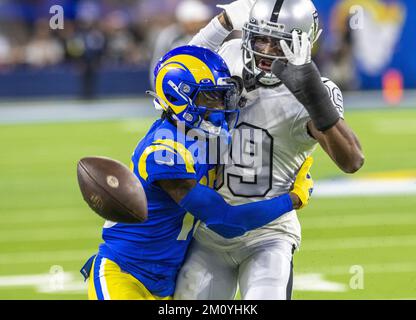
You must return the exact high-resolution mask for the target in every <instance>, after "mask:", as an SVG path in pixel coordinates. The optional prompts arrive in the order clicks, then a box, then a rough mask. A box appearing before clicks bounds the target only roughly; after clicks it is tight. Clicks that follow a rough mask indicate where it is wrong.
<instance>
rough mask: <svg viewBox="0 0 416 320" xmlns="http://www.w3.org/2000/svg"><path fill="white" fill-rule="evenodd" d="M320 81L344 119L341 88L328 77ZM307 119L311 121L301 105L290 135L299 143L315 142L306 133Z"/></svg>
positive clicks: (310, 143)
mask: <svg viewBox="0 0 416 320" xmlns="http://www.w3.org/2000/svg"><path fill="white" fill-rule="evenodd" d="M322 82H323V83H324V85H325V87H326V89H327V90H328V94H329V97H330V98H331V101H332V104H333V106H334V108H335V109H336V110H337V112H338V114H339V116H340V117H341V119H344V99H343V96H342V92H341V90H340V89H339V88H338V86H337V85H336V84H335V83H334V82H332V81H331V80H329V79H328V78H322ZM309 121H311V118H310V116H309V114H308V112H307V111H306V109H305V108H303V107H302V109H301V111H300V112H299V114H298V115H297V117H296V119H295V122H294V124H293V126H292V136H293V137H294V138H295V139H296V140H297V141H298V142H300V143H304V144H308V145H312V144H315V143H316V140H315V139H314V138H312V137H311V136H310V134H309V133H308V126H307V125H308V122H309Z"/></svg>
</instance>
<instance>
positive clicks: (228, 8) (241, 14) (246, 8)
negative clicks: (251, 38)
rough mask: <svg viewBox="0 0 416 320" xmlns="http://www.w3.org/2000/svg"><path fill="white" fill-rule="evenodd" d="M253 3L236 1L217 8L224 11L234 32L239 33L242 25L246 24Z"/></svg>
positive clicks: (245, 0) (251, 0)
mask: <svg viewBox="0 0 416 320" xmlns="http://www.w3.org/2000/svg"><path fill="white" fill-rule="evenodd" d="M254 2H255V0H237V1H234V2H231V3H229V4H219V5H217V8H221V9H223V10H224V11H225V13H226V14H227V17H228V19H229V20H230V22H231V24H232V25H233V29H234V30H238V31H241V30H243V26H244V24H245V23H246V22H248V19H249V16H250V11H251V8H252V7H253V5H254Z"/></svg>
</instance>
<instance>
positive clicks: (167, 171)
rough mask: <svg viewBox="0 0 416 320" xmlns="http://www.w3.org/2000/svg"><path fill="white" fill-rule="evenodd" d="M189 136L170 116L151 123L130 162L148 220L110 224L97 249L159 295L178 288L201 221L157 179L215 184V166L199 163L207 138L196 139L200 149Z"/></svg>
mask: <svg viewBox="0 0 416 320" xmlns="http://www.w3.org/2000/svg"><path fill="white" fill-rule="evenodd" d="M188 140H189V139H187V138H186V135H185V134H184V133H183V132H182V131H180V130H178V129H177V127H176V126H175V125H173V124H172V123H171V122H170V121H169V120H167V119H165V120H162V119H160V120H157V121H156V122H155V123H154V124H153V126H152V127H151V128H150V130H149V132H148V133H147V135H146V136H145V137H144V138H143V139H142V140H141V141H140V142H139V144H138V145H137V147H136V149H135V151H134V153H133V156H132V163H131V169H132V170H133V171H134V173H135V174H136V176H137V177H138V178H139V179H140V182H141V183H142V185H143V188H144V191H145V192H146V197H147V201H148V220H147V221H146V222H144V223H141V224H123V223H117V224H112V223H108V222H107V223H106V225H105V226H104V229H103V239H104V241H105V243H103V244H101V245H100V249H99V254H100V255H102V256H104V257H107V258H108V259H110V260H113V261H114V262H116V263H117V264H118V265H119V266H120V268H121V269H122V270H124V271H126V272H128V273H130V274H132V275H133V276H134V277H136V278H137V279H138V280H140V281H141V282H142V283H143V284H144V285H145V286H146V288H147V289H148V290H149V291H151V292H152V293H153V294H155V295H158V296H161V297H165V296H169V295H173V293H174V291H175V282H176V276H177V273H178V271H179V269H180V267H181V266H182V264H183V261H184V259H185V254H186V251H187V249H188V246H189V244H190V241H191V239H192V236H193V232H194V229H195V227H196V224H197V222H198V221H196V219H195V218H194V217H193V216H192V215H191V214H190V213H187V212H186V211H185V210H184V209H182V208H181V207H180V206H179V205H178V204H177V203H176V202H175V201H174V200H173V199H172V198H171V197H170V196H169V195H168V194H167V193H166V192H165V191H164V190H163V189H161V188H160V187H158V186H157V184H155V183H154V182H155V181H157V180H168V179H195V180H197V181H198V182H200V183H201V184H205V185H210V186H212V185H213V183H214V178H215V167H214V166H213V165H209V164H206V162H207V161H201V160H199V161H198V159H201V157H200V156H201V154H199V155H198V152H201V150H202V151H206V150H207V147H208V146H207V145H206V142H198V143H200V144H203V145H198V148H196V147H195V143H196V142H195V141H194V140H191V141H188ZM190 150H193V152H191V151H190ZM195 150H196V151H195ZM204 157H205V156H204ZM204 157H202V158H204ZM205 159H206V157H205Z"/></svg>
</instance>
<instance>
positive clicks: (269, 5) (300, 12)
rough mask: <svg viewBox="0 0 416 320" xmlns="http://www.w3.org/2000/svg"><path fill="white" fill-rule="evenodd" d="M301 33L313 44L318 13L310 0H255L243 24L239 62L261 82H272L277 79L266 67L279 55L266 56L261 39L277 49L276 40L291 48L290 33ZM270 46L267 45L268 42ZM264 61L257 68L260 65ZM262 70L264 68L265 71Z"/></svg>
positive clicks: (267, 83) (317, 31) (277, 80)
mask: <svg viewBox="0 0 416 320" xmlns="http://www.w3.org/2000/svg"><path fill="white" fill-rule="evenodd" d="M293 30H296V31H298V32H299V35H300V34H301V33H302V32H305V33H307V34H308V36H309V41H310V42H311V45H313V44H314V43H315V42H316V41H317V40H318V38H319V36H320V34H321V30H319V21H318V12H317V11H316V8H315V6H314V4H313V3H312V1H311V0H257V1H256V2H255V3H254V5H253V7H252V9H251V12H250V17H249V22H247V23H246V24H245V25H244V27H243V42H242V49H243V62H244V67H245V69H246V71H247V72H249V73H250V74H251V75H252V76H253V77H255V78H257V80H258V81H259V82H260V83H261V84H264V85H267V86H270V85H276V84H278V83H279V82H280V80H279V79H278V78H277V77H276V76H275V75H274V74H273V73H272V72H271V71H270V70H267V69H268V68H267V67H269V66H271V63H272V62H273V61H274V60H275V59H285V58H286V57H285V55H284V54H283V52H282V51H281V50H278V51H279V52H281V54H278V55H269V54H267V53H264V52H262V51H261V47H262V41H264V40H263V39H267V41H268V42H270V41H271V42H272V44H273V45H274V46H276V47H277V48H280V40H285V41H286V42H287V43H288V45H289V46H290V47H292V32H293ZM269 45H270V44H269ZM263 60H264V61H265V62H264V63H266V64H267V66H266V67H264V66H263V68H261V67H260V66H261V64H262V63H263ZM265 69H266V71H265Z"/></svg>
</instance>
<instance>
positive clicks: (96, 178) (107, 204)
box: [77, 157, 147, 223]
mask: <svg viewBox="0 0 416 320" xmlns="http://www.w3.org/2000/svg"><path fill="white" fill-rule="evenodd" d="M77 176H78V183H79V187H80V189H81V193H82V196H83V198H84V200H85V202H87V204H88V205H89V206H90V208H91V209H92V210H93V211H95V212H96V213H97V214H98V215H99V216H101V217H103V218H104V219H106V220H110V221H113V222H122V223H140V222H144V221H146V219H147V199H146V194H145V192H144V190H143V187H142V185H141V183H140V181H139V179H137V177H136V176H135V175H134V173H133V172H131V171H130V170H129V169H128V168H127V167H126V166H125V165H124V164H122V163H121V162H119V161H116V160H113V159H110V158H106V157H86V158H82V159H81V160H79V162H78V166H77Z"/></svg>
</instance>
